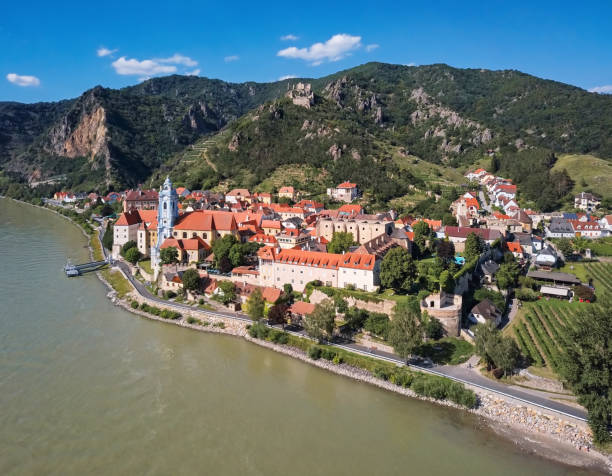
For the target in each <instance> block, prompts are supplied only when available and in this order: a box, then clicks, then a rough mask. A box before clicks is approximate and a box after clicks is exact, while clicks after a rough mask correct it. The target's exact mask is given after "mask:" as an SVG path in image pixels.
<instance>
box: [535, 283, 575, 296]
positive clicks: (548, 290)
mask: <svg viewBox="0 0 612 476" xmlns="http://www.w3.org/2000/svg"><path fill="white" fill-rule="evenodd" d="M540 293H541V294H542V296H549V297H554V298H557V299H569V298H570V297H571V295H572V291H571V289H570V288H568V287H566V286H546V285H544V286H541V287H540Z"/></svg>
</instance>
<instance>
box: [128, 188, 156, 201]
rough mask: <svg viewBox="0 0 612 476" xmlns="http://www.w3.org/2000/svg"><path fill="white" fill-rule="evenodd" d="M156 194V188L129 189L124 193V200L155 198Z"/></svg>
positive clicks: (149, 199)
mask: <svg viewBox="0 0 612 476" xmlns="http://www.w3.org/2000/svg"><path fill="white" fill-rule="evenodd" d="M157 199H158V195H157V191H156V190H130V191H129V192H127V193H126V195H125V200H126V201H128V202H129V201H138V200H148V201H151V200H157Z"/></svg>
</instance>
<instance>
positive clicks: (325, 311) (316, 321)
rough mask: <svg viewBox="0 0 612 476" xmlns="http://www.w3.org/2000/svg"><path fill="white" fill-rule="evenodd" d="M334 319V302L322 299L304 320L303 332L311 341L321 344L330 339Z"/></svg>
mask: <svg viewBox="0 0 612 476" xmlns="http://www.w3.org/2000/svg"><path fill="white" fill-rule="evenodd" d="M335 318H336V309H335V306H334V302H333V301H332V300H331V299H324V300H323V301H321V302H320V303H319V304H317V305H316V306H315V308H314V311H312V312H311V313H310V314H309V315H308V316H306V317H305V318H304V330H305V331H306V333H307V334H308V335H309V336H310V337H312V338H313V339H317V340H318V341H319V342H323V341H324V340H325V339H330V338H331V337H332V334H333V331H334V320H335Z"/></svg>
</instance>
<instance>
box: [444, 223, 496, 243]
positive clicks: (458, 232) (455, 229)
mask: <svg viewBox="0 0 612 476" xmlns="http://www.w3.org/2000/svg"><path fill="white" fill-rule="evenodd" d="M444 232H445V233H446V235H447V236H451V237H453V238H467V236H468V235H469V234H470V233H475V234H476V235H478V236H480V237H481V238H482V239H483V240H486V241H493V240H496V239H498V238H501V236H502V234H501V233H500V232H499V230H492V229H490V228H470V227H467V226H446V227H445V228H444Z"/></svg>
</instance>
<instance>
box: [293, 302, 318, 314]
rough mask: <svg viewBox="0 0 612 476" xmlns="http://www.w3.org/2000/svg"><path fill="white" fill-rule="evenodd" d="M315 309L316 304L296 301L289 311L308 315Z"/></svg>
mask: <svg viewBox="0 0 612 476" xmlns="http://www.w3.org/2000/svg"><path fill="white" fill-rule="evenodd" d="M314 310H315V305H314V304H311V303H309V302H304V301H296V302H294V303H293V304H292V305H291V307H290V308H289V311H290V312H292V313H293V314H300V315H302V316H307V315H308V314H311V313H312V312H313V311H314Z"/></svg>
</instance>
